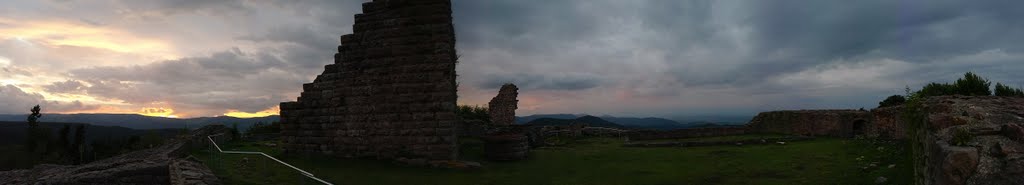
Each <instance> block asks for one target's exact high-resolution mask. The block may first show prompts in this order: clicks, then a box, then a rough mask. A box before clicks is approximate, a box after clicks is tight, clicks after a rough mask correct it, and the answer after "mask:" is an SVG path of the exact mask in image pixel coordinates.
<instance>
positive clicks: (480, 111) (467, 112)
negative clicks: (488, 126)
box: [455, 105, 491, 123]
mask: <svg viewBox="0 0 1024 185" xmlns="http://www.w3.org/2000/svg"><path fill="white" fill-rule="evenodd" d="M455 114H456V115H458V116H459V119H462V120H483V121H484V122H488V123H490V122H491V115H490V114H488V112H487V107H484V106H476V105H459V107H458V109H456V111H455Z"/></svg>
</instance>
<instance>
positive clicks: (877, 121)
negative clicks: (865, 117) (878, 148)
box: [864, 106, 907, 139]
mask: <svg viewBox="0 0 1024 185" xmlns="http://www.w3.org/2000/svg"><path fill="white" fill-rule="evenodd" d="M902 111H903V106H894V107H883V108H877V109H872V110H871V122H869V124H867V126H866V127H865V130H864V134H865V136H867V137H871V138H884V139H905V138H907V130H906V129H904V125H903V121H902V120H903V118H902V117H901V114H900V112H902Z"/></svg>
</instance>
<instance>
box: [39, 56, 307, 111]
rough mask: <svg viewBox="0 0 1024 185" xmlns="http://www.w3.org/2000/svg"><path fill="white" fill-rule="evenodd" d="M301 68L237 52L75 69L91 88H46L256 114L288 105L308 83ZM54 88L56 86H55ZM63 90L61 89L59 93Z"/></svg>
mask: <svg viewBox="0 0 1024 185" xmlns="http://www.w3.org/2000/svg"><path fill="white" fill-rule="evenodd" d="M296 70H301V69H298V68H296V67H295V66H293V65H291V64H289V63H285V62H283V61H282V60H281V59H279V58H278V57H276V56H272V55H268V54H266V53H258V54H257V53H247V52H243V51H241V50H238V49H232V50H228V51H223V52H218V53H214V54H211V55H210V56H205V57H190V58H183V59H180V60H169V61H163V62H157V63H153V64H148V65H136V66H123V67H122V66H117V67H93V68H84V69H77V70H72V71H71V72H70V74H69V75H70V77H72V78H74V79H78V80H81V81H82V82H85V83H88V84H89V86H88V87H84V88H83V87H78V88H64V87H65V86H71V85H68V84H81V82H76V81H69V82H60V83H54V84H52V85H50V86H47V87H48V88H49V89H51V90H50V91H57V90H60V89H79V88H80V89H84V91H85V93H86V94H88V95H92V96H96V97H101V98H108V99H116V100H123V101H125V102H128V103H133V104H146V103H152V102H169V103H170V104H172V105H175V108H182V109H186V111H187V110H188V109H196V110H227V109H235V110H241V111H246V112H256V111H260V110H265V109H268V108H271V107H273V106H275V105H277V103H279V102H282V101H287V100H288V99H289V98H286V97H288V96H291V95H292V93H293V92H294V91H295V89H297V88H298V87H299V84H302V83H305V82H306V81H308V79H307V77H306V76H305V75H302V74H301V73H296V72H294V71H296ZM51 87H52V88H51ZM58 92H59V91H58Z"/></svg>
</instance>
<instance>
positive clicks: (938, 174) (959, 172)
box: [904, 96, 1024, 185]
mask: <svg viewBox="0 0 1024 185" xmlns="http://www.w3.org/2000/svg"><path fill="white" fill-rule="evenodd" d="M917 111H919V112H920V113H923V115H924V116H923V118H924V119H923V120H922V121H923V122H922V123H921V124H922V126H920V128H918V129H915V130H911V131H912V132H913V133H915V134H914V135H913V136H914V138H913V139H912V141H913V142H915V143H917V144H915V145H914V147H916V148H915V150H916V151H919V152H915V154H914V155H915V156H914V165H915V173H916V174H915V175H914V176H915V180H916V181H917V183H918V184H926V185H929V184H1024V160H1022V159H1024V143H1022V142H1024V128H1022V126H1024V98H1019V97H1013V98H1011V97H994V96H979V97H966V96H942V97H931V98H928V99H926V100H925V101H924V102H923V108H922V109H920V110H917ZM904 113H906V112H904ZM913 128H917V127H913ZM957 135H961V136H963V137H959V138H961V139H956V138H957V137H956V136H957ZM956 140H962V141H961V142H956ZM957 143H962V145H957Z"/></svg>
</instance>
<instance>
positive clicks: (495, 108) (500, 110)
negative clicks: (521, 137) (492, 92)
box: [487, 84, 519, 125]
mask: <svg viewBox="0 0 1024 185" xmlns="http://www.w3.org/2000/svg"><path fill="white" fill-rule="evenodd" d="M518 91H519V88H518V87H516V85H515V84H505V85H502V86H501V89H500V90H498V95H497V96H494V98H491V101H490V102H488V103H487V111H488V112H487V114H489V115H490V116H491V123H493V124H495V125H512V122H514V121H515V119H516V108H518V107H519V106H518V105H517V104H518V103H519V100H516V97H517V96H519V92H518Z"/></svg>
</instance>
